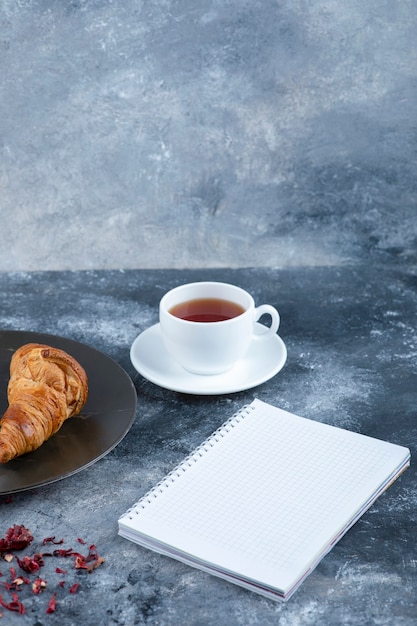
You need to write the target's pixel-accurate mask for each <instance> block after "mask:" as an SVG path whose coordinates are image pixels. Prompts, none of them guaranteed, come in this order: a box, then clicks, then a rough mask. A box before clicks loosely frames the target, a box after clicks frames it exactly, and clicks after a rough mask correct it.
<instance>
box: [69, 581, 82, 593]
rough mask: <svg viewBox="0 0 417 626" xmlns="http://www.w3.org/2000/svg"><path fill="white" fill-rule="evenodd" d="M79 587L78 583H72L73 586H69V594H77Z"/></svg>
mask: <svg viewBox="0 0 417 626" xmlns="http://www.w3.org/2000/svg"><path fill="white" fill-rule="evenodd" d="M79 586H80V583H74V584H73V585H72V586H71V588H70V590H69V592H70V593H77V591H78V588H79Z"/></svg>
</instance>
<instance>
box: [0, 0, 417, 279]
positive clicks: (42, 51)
mask: <svg viewBox="0 0 417 626" xmlns="http://www.w3.org/2000/svg"><path fill="white" fill-rule="evenodd" d="M416 26H417V5H416V3H415V1H414V0H389V1H388V0H387V1H385V0H351V1H349V2H347V3H346V2H345V3H343V2H339V1H338V0H313V1H312V2H308V1H307V0H291V1H290V0H282V1H278V0H275V1H274V0H229V1H225V0H199V1H198V2H192V1H190V0H183V1H178V0H162V1H161V0H149V1H145V0H144V1H140V0H113V1H112V0H73V1H70V0H25V1H24V2H23V1H16V0H2V2H1V4H0V72H1V73H0V76H1V82H0V271H9V270H10V271H14V270H24V271H26V270H45V269H92V268H98V269H100V268H102V269H106V268H158V267H161V268H163V267H172V268H181V267H190V268H192V267H201V266H205V267H224V266H230V267H236V266H270V267H271V266H272V267H288V266H292V265H310V266H311V265H341V264H350V263H356V262H363V261H364V260H365V261H366V260H367V259H369V258H370V259H371V260H376V261H378V262H379V261H389V262H393V263H398V262H403V261H406V262H407V263H411V264H416V263H417V254H416V241H417V220H416V217H417V202H416V198H417V179H416V138H417V132H416V131H417V124H416V111H417V109H416V104H417V102H416V95H417V58H416V52H417V37H416V32H417V29H416Z"/></svg>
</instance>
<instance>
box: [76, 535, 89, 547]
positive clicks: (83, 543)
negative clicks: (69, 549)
mask: <svg viewBox="0 0 417 626" xmlns="http://www.w3.org/2000/svg"><path fill="white" fill-rule="evenodd" d="M77 541H78V543H81V544H82V545H83V546H85V544H86V543H87V542H86V541H84V539H81V537H78V539H77Z"/></svg>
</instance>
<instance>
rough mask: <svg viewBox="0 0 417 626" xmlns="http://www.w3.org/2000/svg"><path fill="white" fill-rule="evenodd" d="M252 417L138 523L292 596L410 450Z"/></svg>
mask: <svg viewBox="0 0 417 626" xmlns="http://www.w3.org/2000/svg"><path fill="white" fill-rule="evenodd" d="M249 408H250V411H249V412H248V414H247V416H243V417H242V418H241V419H237V420H236V423H235V425H234V426H233V427H228V429H227V431H225V432H224V433H223V435H222V436H217V437H216V441H215V443H214V444H213V443H212V444H207V445H205V446H204V450H203V452H201V451H199V452H197V453H196V454H195V455H194V456H193V457H192V458H191V459H188V460H187V462H186V463H185V464H184V467H183V468H180V469H179V470H178V471H176V472H175V473H174V475H173V476H172V477H170V478H169V479H168V480H167V481H166V482H165V483H164V484H163V485H162V486H160V488H158V490H157V493H158V495H157V496H156V497H153V496H151V497H150V498H149V502H147V501H146V502H145V504H144V508H142V507H141V506H138V507H137V508H136V511H137V514H135V515H132V520H131V521H130V522H129V523H130V524H131V525H132V528H133V529H136V530H137V531H139V532H142V533H144V534H145V535H150V536H153V537H154V538H155V539H156V540H157V541H160V542H162V543H163V544H166V545H172V546H174V547H175V548H176V549H177V550H179V551H183V552H185V553H186V554H191V555H196V556H197V557H199V558H201V559H202V560H203V561H207V562H212V563H215V564H216V565H217V566H218V567H220V568H224V569H226V570H228V571H232V572H240V573H241V574H242V575H243V576H247V577H249V578H252V579H255V580H259V579H261V580H262V579H265V578H266V579H268V582H269V584H279V585H282V586H283V587H285V586H286V584H287V583H286V580H287V577H288V579H294V577H297V576H299V575H300V572H302V571H303V569H304V568H305V567H308V564H309V563H312V562H314V560H315V559H316V558H317V555H318V554H319V553H320V552H321V551H322V550H323V549H324V547H325V546H326V545H327V544H329V542H331V541H332V540H333V539H334V537H336V536H337V535H338V534H339V533H340V532H341V530H342V529H343V527H344V526H345V525H346V523H347V521H348V520H350V519H351V518H352V517H353V516H354V515H355V514H356V512H357V511H358V510H359V509H360V508H361V507H362V506H363V504H364V502H366V501H368V500H369V498H370V497H371V496H372V494H373V493H374V491H375V490H377V489H378V488H379V486H380V485H381V484H382V483H383V482H384V481H385V480H386V478H387V474H390V473H391V472H392V471H394V469H395V468H396V467H397V466H398V464H399V463H400V461H399V459H400V458H403V456H404V449H402V448H400V447H399V446H394V445H393V444H388V443H386V442H382V441H379V440H376V439H372V438H369V437H365V436H363V435H359V434H357V433H352V432H349V431H345V430H342V429H338V428H334V427H331V426H328V425H325V424H320V423H318V422H313V421H311V420H306V419H304V418H301V417H298V416H295V415H292V414H290V413H287V412H285V411H282V410H280V409H277V408H275V407H271V406H270V405H267V404H265V403H263V402H261V401H258V400H256V401H254V403H253V404H252V405H251V406H250V407H249ZM271 577H272V579H273V580H270V579H271Z"/></svg>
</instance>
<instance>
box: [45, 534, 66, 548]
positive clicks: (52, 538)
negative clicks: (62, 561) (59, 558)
mask: <svg viewBox="0 0 417 626" xmlns="http://www.w3.org/2000/svg"><path fill="white" fill-rule="evenodd" d="M42 543H43V545H44V546H46V544H47V543H54V544H55V545H59V544H60V543H64V540H63V539H59V541H56V540H55V536H53V537H46V538H45V539H44V540H43V542H42Z"/></svg>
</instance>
